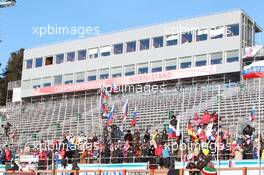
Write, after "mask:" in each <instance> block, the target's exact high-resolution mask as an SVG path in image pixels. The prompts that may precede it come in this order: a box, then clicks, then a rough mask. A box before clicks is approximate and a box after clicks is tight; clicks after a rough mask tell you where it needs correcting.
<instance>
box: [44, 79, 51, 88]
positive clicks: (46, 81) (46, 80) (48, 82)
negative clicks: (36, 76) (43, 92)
mask: <svg viewBox="0 0 264 175" xmlns="http://www.w3.org/2000/svg"><path fill="white" fill-rule="evenodd" d="M51 82H52V80H51V77H46V78H43V79H42V83H43V87H50V86H51Z"/></svg>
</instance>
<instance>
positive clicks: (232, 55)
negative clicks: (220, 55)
mask: <svg viewBox="0 0 264 175" xmlns="http://www.w3.org/2000/svg"><path fill="white" fill-rule="evenodd" d="M238 60H239V56H238V50H233V51H228V52H226V62H227V63H233V62H238Z"/></svg>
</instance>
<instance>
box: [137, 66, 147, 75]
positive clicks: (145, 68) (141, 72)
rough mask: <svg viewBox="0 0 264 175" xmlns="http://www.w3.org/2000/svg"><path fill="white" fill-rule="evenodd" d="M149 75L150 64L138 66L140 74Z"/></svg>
mask: <svg viewBox="0 0 264 175" xmlns="http://www.w3.org/2000/svg"><path fill="white" fill-rule="evenodd" d="M146 73H148V63H144V64H139V65H138V74H146Z"/></svg>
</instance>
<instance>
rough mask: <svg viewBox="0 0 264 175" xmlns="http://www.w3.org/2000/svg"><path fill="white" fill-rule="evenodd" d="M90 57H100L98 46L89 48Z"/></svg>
mask: <svg viewBox="0 0 264 175" xmlns="http://www.w3.org/2000/svg"><path fill="white" fill-rule="evenodd" d="M88 54H89V58H97V57H98V48H93V49H89V50H88Z"/></svg>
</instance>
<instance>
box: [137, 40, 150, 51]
mask: <svg viewBox="0 0 264 175" xmlns="http://www.w3.org/2000/svg"><path fill="white" fill-rule="evenodd" d="M147 49H149V39H143V40H140V41H139V50H147Z"/></svg>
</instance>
